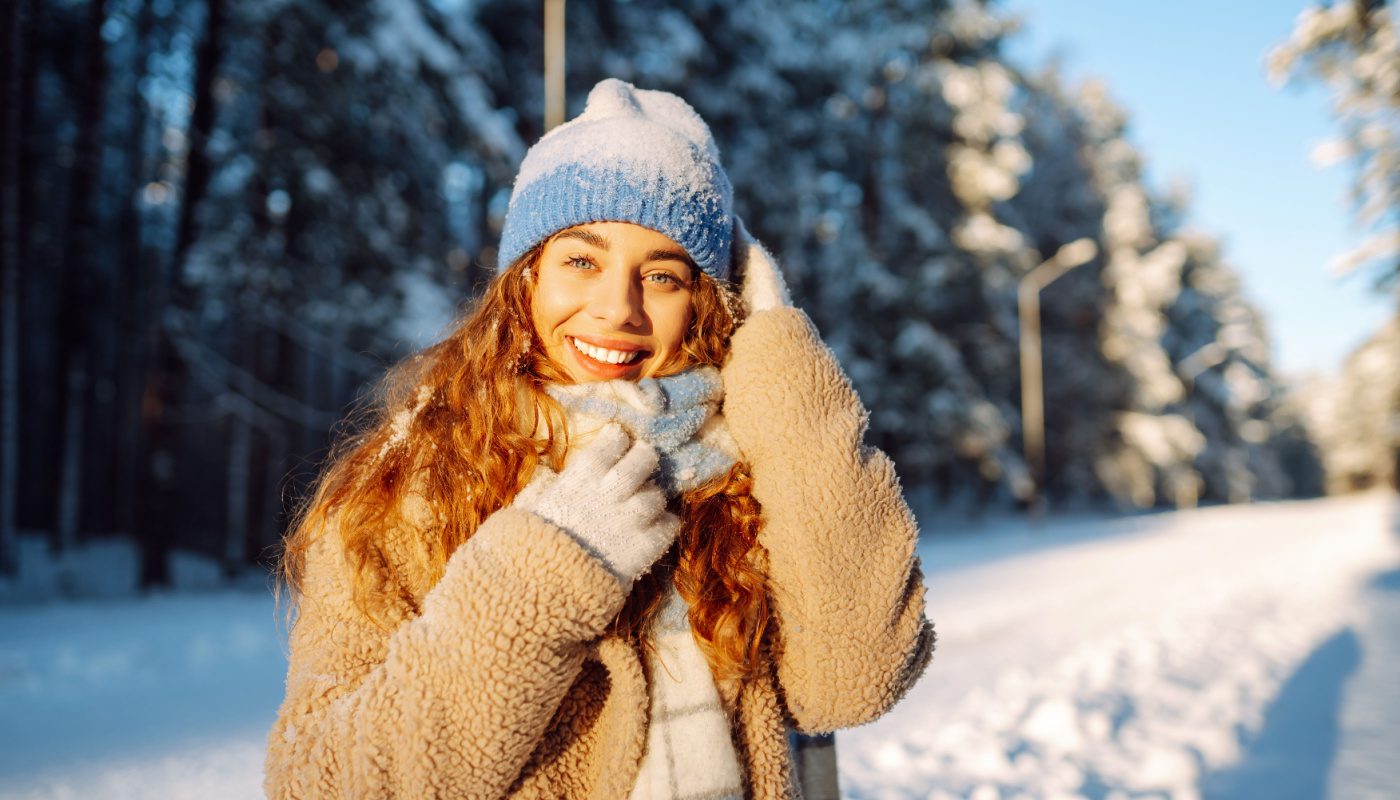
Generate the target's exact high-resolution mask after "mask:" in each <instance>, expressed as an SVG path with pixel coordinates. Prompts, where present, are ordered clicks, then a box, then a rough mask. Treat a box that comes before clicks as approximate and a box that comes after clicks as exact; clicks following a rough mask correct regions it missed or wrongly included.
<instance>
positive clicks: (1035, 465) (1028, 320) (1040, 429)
mask: <svg viewBox="0 0 1400 800" xmlns="http://www.w3.org/2000/svg"><path fill="white" fill-rule="evenodd" d="M1041 266H1044V264H1042V265H1041ZM1036 269H1039V267H1037V268H1036ZM1034 274H1035V270H1032V271H1031V273H1030V274H1028V275H1027V276H1026V279H1024V280H1022V281H1021V285H1020V287H1019V288H1018V290H1017V299H1018V301H1019V302H1018V306H1019V309H1018V311H1019V313H1020V319H1021V447H1022V450H1023V452H1024V453H1025V458H1026V467H1027V468H1028V469H1030V471H1031V497H1030V501H1031V512H1032V513H1034V514H1039V513H1040V490H1041V487H1042V486H1044V484H1045V397H1044V380H1043V378H1042V376H1041V373H1040V367H1041V361H1040V287H1038V286H1037V285H1035V283H1034V282H1033V281H1031V280H1030V278H1031V275H1034Z"/></svg>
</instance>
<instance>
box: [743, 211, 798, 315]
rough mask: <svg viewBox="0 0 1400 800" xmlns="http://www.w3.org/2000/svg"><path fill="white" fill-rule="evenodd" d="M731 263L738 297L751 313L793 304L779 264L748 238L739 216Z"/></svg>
mask: <svg viewBox="0 0 1400 800" xmlns="http://www.w3.org/2000/svg"><path fill="white" fill-rule="evenodd" d="M734 261H735V272H736V273H737V277H738V279H739V281H740V285H739V297H740V298H742V299H743V301H744V308H745V309H746V310H747V311H748V312H749V313H750V314H754V313H757V312H759V311H767V310H768V309H770V308H783V307H786V306H790V305H792V299H791V298H790V297H789V296H788V290H787V283H786V282H784V281H783V273H782V272H781V271H780V270H779V269H778V262H777V261H775V260H774V259H773V254H772V253H769V252H768V249H767V248H765V247H764V246H763V245H761V244H759V243H758V241H757V240H755V239H754V238H753V237H752V236H751V235H749V231H748V228H745V227H744V223H743V221H742V220H740V219H739V218H738V217H735V218H734Z"/></svg>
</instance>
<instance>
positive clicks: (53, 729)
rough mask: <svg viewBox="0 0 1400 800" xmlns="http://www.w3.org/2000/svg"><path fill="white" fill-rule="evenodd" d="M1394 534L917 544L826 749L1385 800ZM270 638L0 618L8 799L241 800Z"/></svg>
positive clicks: (244, 602) (233, 630)
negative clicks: (914, 628) (902, 640)
mask: <svg viewBox="0 0 1400 800" xmlns="http://www.w3.org/2000/svg"><path fill="white" fill-rule="evenodd" d="M1397 519H1400V504H1397V503H1396V501H1395V500H1394V498H1388V497H1382V496H1375V495H1372V496H1366V497H1357V498H1343V499H1335V500H1326V501H1316V502H1308V503H1288V504H1275V505H1263V506H1253V507H1232V508H1217V509H1207V510H1201V511H1195V512H1187V513H1177V514H1163V515H1153V516H1145V517H1135V518H1130V519H1117V520H1076V521H1057V522H1053V523H1051V524H1048V525H1046V526H1045V527H1044V528H1042V529H1040V530H1038V531H1026V530H1024V529H1022V528H1020V527H1019V526H1017V525H1015V524H1012V523H993V524H989V525H987V526H986V529H985V530H982V531H980V532H978V533H977V535H975V536H962V537H957V538H954V539H938V540H930V541H929V542H927V543H926V545H925V546H924V547H923V548H922V551H923V557H924V560H925V565H926V571H927V572H928V583H929V587H930V589H929V595H928V600H929V609H930V615H931V616H932V617H933V618H934V620H935V621H936V623H937V625H938V629H939V646H938V653H937V655H936V656H935V660H934V663H933V666H932V667H931V668H930V671H929V673H928V674H927V675H926V677H925V679H924V680H923V681H922V682H920V684H919V685H918V686H916V687H915V688H914V689H913V691H912V692H911V693H910V695H909V697H907V698H906V699H905V700H904V702H902V703H901V704H900V705H899V706H898V707H897V708H896V709H895V710H894V711H893V712H891V714H890V715H888V716H887V717H885V718H884V719H882V720H880V721H879V722H877V723H875V724H873V725H870V726H866V727H864V728H861V729H858V730H854V731H847V732H843V733H842V734H840V736H839V737H838V741H839V748H840V750H839V752H840V757H841V768H842V785H843V787H844V789H845V791H846V793H847V794H849V795H850V796H852V797H857V798H885V797H890V798H903V797H944V796H947V797H964V796H967V797H974V798H978V799H979V800H981V799H982V798H995V797H1006V798H1010V797H1016V796H1025V797H1047V798H1050V797H1074V796H1084V797H1090V798H1119V797H1123V798H1126V797H1147V796H1152V797H1175V798H1193V797H1202V796H1203V797H1206V798H1254V797H1269V798H1276V797H1298V798H1321V797H1333V798H1340V799H1344V800H1352V798H1361V800H1367V799H1369V798H1394V797H1397V796H1400V792H1397V787H1400V757H1397V756H1396V755H1395V754H1396V753H1397V752H1400V735H1398V732H1400V681H1398V680H1397V679H1396V678H1395V677H1394V673H1395V669H1394V667H1393V666H1390V667H1389V668H1387V665H1394V664H1396V663H1400V534H1397V530H1400V524H1398V523H1397ZM933 530H934V531H935V532H937V533H943V532H944V527H943V526H934V527H933ZM277 637H278V632H277V629H276V625H275V614H274V610H273V607H272V604H271V602H270V600H268V599H267V598H264V597H259V596H254V595H247V594H237V593H224V594H209V595H182V596H167V597H158V598H152V599H146V600H128V601H120V602H115V601H107V602H104V603H101V604H96V603H91V604H68V605H54V606H42V607H35V608H28V609H23V608H4V609H0V797H4V798H12V797H13V798H18V797H23V798H40V797H43V798H58V797H73V798H88V797H104V798H127V797H130V798H199V800H219V798H252V797H257V796H258V795H259V788H258V787H259V780H260V775H259V769H260V764H261V756H262V737H263V732H264V731H265V730H266V728H267V726H268V725H269V724H270V722H271V719H272V715H273V713H274V712H275V710H276V706H277V703H278V701H279V700H280V693H281V680H282V672H283V669H284V662H283V661H282V655H281V646H280V644H279V641H278V638H277Z"/></svg>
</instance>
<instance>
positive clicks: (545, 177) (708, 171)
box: [499, 78, 734, 278]
mask: <svg viewBox="0 0 1400 800" xmlns="http://www.w3.org/2000/svg"><path fill="white" fill-rule="evenodd" d="M733 206H734V189H733V187H732V186H731V185H730V183H729V176H727V175H725V174H724V168H723V167H721V166H720V163H719V148H717V147H716V146H715V140H714V138H713V137H712V136H710V128H709V126H708V125H706V124H705V121H704V120H703V119H701V118H700V115H699V114H697V113H695V109H693V108H691V107H690V106H689V105H688V104H687V103H686V102H685V101H684V100H682V99H681V98H679V97H677V96H675V95H673V94H670V93H669V92H660V91H652V90H648V89H638V88H637V87H635V86H633V85H632V84H630V83H627V82H625V81H620V80H618V79H616V78H608V79H607V80H604V81H601V82H599V83H598V85H597V86H594V87H593V91H591V92H589V93H588V104H587V106H586V107H585V108H584V110H583V113H582V114H580V115H578V116H577V117H575V118H574V119H572V120H570V121H569V122H566V123H564V124H563V125H560V126H559V127H557V128H555V129H554V130H552V131H550V132H548V133H546V134H545V135H544V137H543V138H541V139H540V140H539V141H538V142H536V143H535V146H534V147H531V148H530V150H529V152H527V153H526V154H525V160H524V161H523V162H522V163H521V165H520V173H519V174H518V175H517V176H516V178H515V187H514V190H513V191H512V192H511V196H510V206H509V208H508V209H507V210H506V219H505V228H504V230H502V231H501V248H500V260H499V263H500V269H505V268H506V267H509V266H510V265H511V264H513V263H514V262H515V260H516V259H518V258H520V256H522V255H524V254H525V253H526V251H528V250H529V249H530V248H531V247H534V246H535V245H536V244H538V243H539V242H541V241H543V240H545V239H546V238H548V237H550V236H552V235H554V234H555V233H558V232H559V231H561V230H564V229H565V228H569V227H573V226H574V225H583V224H585V223H589V222H631V223H635V224H637V225H643V226H645V227H648V228H651V229H652V230H655V231H658V232H660V233H664V234H666V235H667V236H669V237H671V239H673V240H675V242H676V243H677V244H679V245H680V246H681V247H684V248H685V251H686V253H688V254H689V255H690V257H691V258H692V259H693V260H694V261H695V263H696V265H697V266H699V267H700V269H702V270H704V271H705V272H706V273H707V274H709V275H710V276H712V277H715V278H727V277H728V273H729V260H730V250H729V248H730V244H731V242H732V240H733V235H734V213H733Z"/></svg>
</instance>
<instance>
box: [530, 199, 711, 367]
mask: <svg viewBox="0 0 1400 800" xmlns="http://www.w3.org/2000/svg"><path fill="white" fill-rule="evenodd" d="M537 272H538V276H537V277H536V279H535V288H534V298H533V302H532V304H531V309H530V312H531V317H532V321H533V323H534V327H535V335H536V336H538V337H539V339H540V341H541V342H542V343H543V344H544V349H545V352H546V353H548V354H549V358H550V360H551V361H553V362H554V364H555V365H556V366H557V367H559V368H560V369H561V370H563V371H564V372H565V373H566V374H567V375H569V377H570V378H572V379H573V380H574V381H575V382H577V383H584V382H587V381H599V380H611V379H613V378H625V379H627V380H638V379H640V378H647V377H650V376H652V375H655V374H656V373H657V372H658V371H660V369H661V367H662V366H664V365H665V364H666V363H667V361H668V360H669V359H670V358H671V357H672V356H673V355H674V354H675V353H677V352H678V351H679V350H680V348H681V343H682V342H683V341H684V340H685V333H686V329H687V328H688V327H689V325H690V315H691V292H692V289H691V282H692V280H694V278H695V267H694V266H693V262H692V261H691V260H690V257H689V256H687V255H686V252H685V250H684V249H683V248H682V247H681V246H680V245H678V244H676V243H675V242H674V241H673V240H672V239H671V238H670V237H668V236H666V235H665V234H661V233H657V232H656V231H654V230H651V229H650V228H644V227H642V226H640V225H633V224H631V223H629V222H593V223H589V224H587V225H577V226H575V227H572V228H568V229H566V230H563V231H560V232H559V233H557V234H555V235H554V236H553V237H552V238H550V239H549V240H548V241H547V242H545V245H544V250H543V252H542V253H541V254H540V262H539V266H538V267H537Z"/></svg>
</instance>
